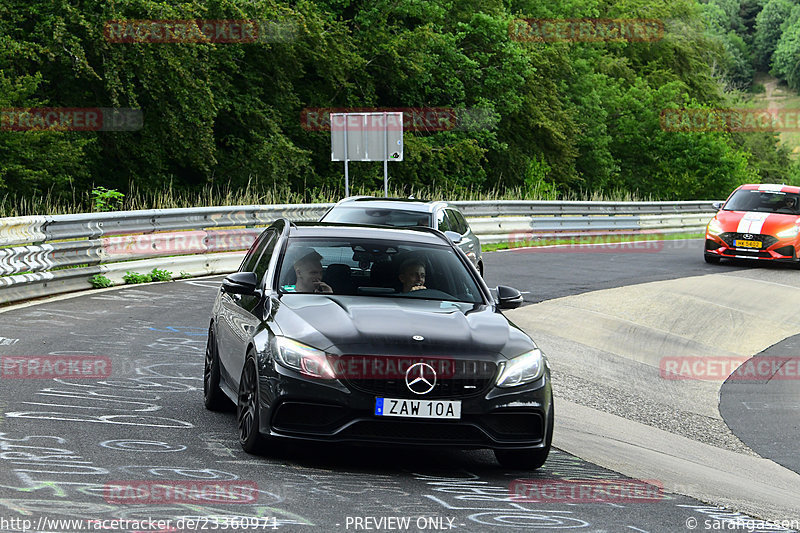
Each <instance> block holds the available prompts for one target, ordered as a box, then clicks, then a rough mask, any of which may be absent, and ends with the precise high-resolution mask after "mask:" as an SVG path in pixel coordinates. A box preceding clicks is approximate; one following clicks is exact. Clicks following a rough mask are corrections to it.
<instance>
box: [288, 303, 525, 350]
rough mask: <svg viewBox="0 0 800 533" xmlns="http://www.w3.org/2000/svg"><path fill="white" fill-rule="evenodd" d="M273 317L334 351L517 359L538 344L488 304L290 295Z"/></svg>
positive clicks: (318, 345) (290, 330) (293, 332)
mask: <svg viewBox="0 0 800 533" xmlns="http://www.w3.org/2000/svg"><path fill="white" fill-rule="evenodd" d="M274 321H275V324H276V326H277V327H278V329H279V330H280V332H281V333H282V334H283V335H285V336H287V337H291V338H293V339H295V340H298V341H300V342H303V343H306V344H308V345H310V346H313V347H315V348H319V349H321V350H325V351H328V352H329V353H334V354H403V355H405V354H408V355H422V354H424V355H447V356H456V355H464V356H469V355H473V356H476V355H495V356H496V355H501V356H505V357H514V356H516V355H520V354H522V353H524V352H526V351H528V350H530V349H532V348H533V347H535V344H534V343H533V341H532V340H531V339H530V337H528V336H527V335H526V334H525V333H524V332H523V331H522V330H520V329H519V328H518V327H517V326H515V325H514V324H512V323H511V322H510V321H509V320H508V319H507V318H506V317H505V316H503V315H502V314H501V313H499V312H497V311H495V310H494V308H493V307H492V306H489V305H476V304H468V303H457V302H441V301H435V300H423V299H415V298H386V297H363V296H332V295H318V294H307V295H305V294H286V295H283V296H282V297H281V299H280V304H279V309H278V310H277V312H276V313H275V320H274ZM415 336H417V337H422V340H415V338H414V337H415Z"/></svg>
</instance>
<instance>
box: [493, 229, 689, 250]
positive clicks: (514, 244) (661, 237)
mask: <svg viewBox="0 0 800 533" xmlns="http://www.w3.org/2000/svg"><path fill="white" fill-rule="evenodd" d="M703 235H704V233H667V234H654V233H648V234H644V235H593V236H585V237H584V236H579V237H564V238H556V237H546V238H542V239H532V240H527V241H506V242H498V243H491V244H481V251H483V252H496V251H498V250H509V249H513V248H525V247H536V246H553V245H556V244H612V243H618V242H619V243H622V242H634V241H674V240H684V239H702V238H703Z"/></svg>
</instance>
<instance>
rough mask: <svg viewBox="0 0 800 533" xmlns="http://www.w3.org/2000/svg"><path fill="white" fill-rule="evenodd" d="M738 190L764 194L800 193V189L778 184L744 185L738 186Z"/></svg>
mask: <svg viewBox="0 0 800 533" xmlns="http://www.w3.org/2000/svg"><path fill="white" fill-rule="evenodd" d="M738 188H739V189H747V190H751V191H752V190H758V191H764V192H791V193H795V194H797V193H800V187H795V186H793V185H783V184H780V183H747V184H745V185H740V186H739V187H738Z"/></svg>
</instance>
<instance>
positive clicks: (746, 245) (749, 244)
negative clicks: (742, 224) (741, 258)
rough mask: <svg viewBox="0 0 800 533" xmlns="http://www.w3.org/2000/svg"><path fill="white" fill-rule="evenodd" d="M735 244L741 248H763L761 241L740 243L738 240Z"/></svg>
mask: <svg viewBox="0 0 800 533" xmlns="http://www.w3.org/2000/svg"><path fill="white" fill-rule="evenodd" d="M733 244H734V246H737V247H739V248H761V241H740V240H738V239H737V240H735V241H734V243H733Z"/></svg>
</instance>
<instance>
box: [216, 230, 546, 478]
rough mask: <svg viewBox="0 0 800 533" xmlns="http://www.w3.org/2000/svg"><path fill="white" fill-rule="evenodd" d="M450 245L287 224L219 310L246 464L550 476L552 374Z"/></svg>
mask: <svg viewBox="0 0 800 533" xmlns="http://www.w3.org/2000/svg"><path fill="white" fill-rule="evenodd" d="M496 294H497V298H496V299H495V297H494V296H493V295H492V292H490V290H489V288H488V287H487V286H486V284H485V283H484V281H483V279H482V278H481V276H480V275H479V273H478V271H477V270H476V269H475V266H474V265H473V264H472V263H471V262H470V260H469V259H468V258H467V256H466V255H465V254H464V252H463V251H461V250H460V249H459V248H458V247H456V246H455V245H454V244H453V243H452V242H451V241H450V240H449V239H448V238H447V237H446V236H445V235H444V234H443V233H441V232H439V231H438V230H435V229H432V228H422V227H418V228H413V229H396V228H386V227H377V226H349V225H342V224H331V223H319V222H317V223H291V222H288V221H286V220H279V221H277V222H275V223H274V224H273V225H272V226H270V227H269V228H267V229H266V230H264V232H263V233H262V234H261V235H260V236H259V237H258V239H257V240H256V241H255V243H254V244H253V246H252V247H251V249H250V250H249V252H248V253H247V255H246V256H245V258H244V260H243V262H242V265H241V267H240V268H239V271H238V272H236V273H233V274H231V275H229V276H227V277H226V278H225V279H224V280H223V282H222V287H221V289H220V292H219V294H218V296H217V298H216V301H215V303H214V309H213V314H212V317H211V324H210V327H209V333H208V347H207V350H206V358H205V371H204V396H205V405H206V407H207V408H208V409H212V410H216V409H222V408H224V407H226V404H228V402H229V401H233V402H234V403H235V404H236V406H237V422H238V426H239V440H240V442H241V445H242V447H243V448H244V450H245V451H247V452H250V453H257V452H261V453H268V452H269V450H270V447H271V446H275V445H276V444H281V443H283V442H287V441H288V440H289V439H305V440H314V441H328V442H344V443H348V442H349V443H361V444H375V445H381V444H385V445H404V446H405V445H419V446H447V447H453V448H464V449H467V448H489V449H492V450H494V453H495V456H496V457H497V460H498V461H499V462H500V463H501V464H502V465H503V466H507V467H512V468H526V469H533V468H538V467H540V466H541V465H542V464H544V462H545V460H546V459H547V454H548V452H549V450H550V443H551V440H552V434H553V393H552V388H551V384H550V369H549V366H548V363H547V359H546V358H545V356H544V355H543V354H542V352H541V351H540V350H539V349H538V348H537V346H536V344H535V343H534V342H533V340H531V338H530V337H528V335H526V334H525V333H524V332H523V331H522V330H521V329H519V328H518V327H517V326H515V325H514V324H512V323H511V322H509V320H508V319H506V317H505V316H503V314H502V313H501V312H500V310H501V309H509V308H514V307H517V306H519V305H520V304H521V303H522V297H521V295H520V293H519V291H517V290H515V289H512V288H511V287H505V286H499V287H497V290H496Z"/></svg>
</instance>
